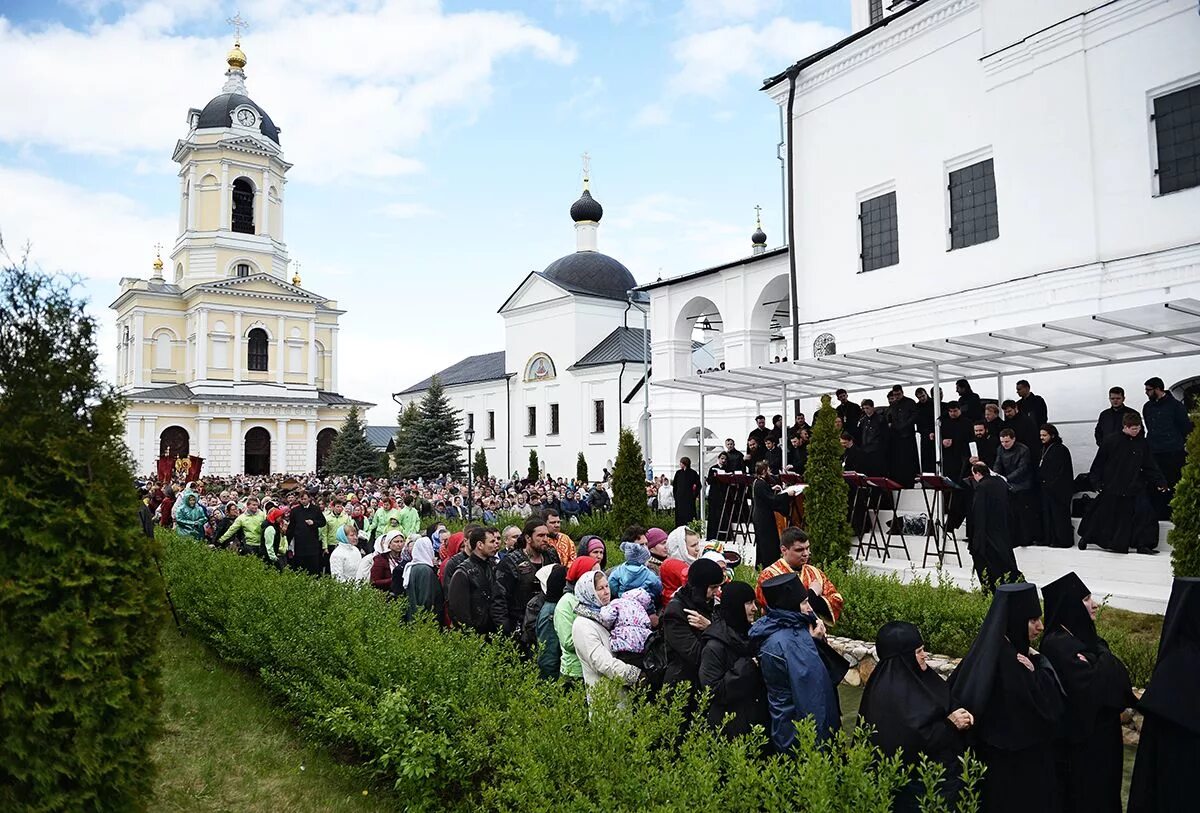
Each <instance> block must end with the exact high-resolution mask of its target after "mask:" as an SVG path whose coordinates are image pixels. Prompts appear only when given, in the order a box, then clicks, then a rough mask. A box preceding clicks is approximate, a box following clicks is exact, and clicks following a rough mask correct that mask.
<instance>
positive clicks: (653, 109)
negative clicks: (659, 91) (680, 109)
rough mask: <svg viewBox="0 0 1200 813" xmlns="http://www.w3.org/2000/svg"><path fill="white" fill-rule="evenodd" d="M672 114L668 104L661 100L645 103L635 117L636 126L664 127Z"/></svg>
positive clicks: (634, 124) (634, 123)
mask: <svg viewBox="0 0 1200 813" xmlns="http://www.w3.org/2000/svg"><path fill="white" fill-rule="evenodd" d="M670 120H671V114H670V112H669V111H668V110H667V108H666V106H665V105H663V104H661V103H659V102H652V103H651V104H648V105H645V106H644V107H642V109H641V110H639V111H638V112H637V114H636V115H635V116H634V117H633V126H634V127H662V126H663V125H664V124H667V123H669V122H670Z"/></svg>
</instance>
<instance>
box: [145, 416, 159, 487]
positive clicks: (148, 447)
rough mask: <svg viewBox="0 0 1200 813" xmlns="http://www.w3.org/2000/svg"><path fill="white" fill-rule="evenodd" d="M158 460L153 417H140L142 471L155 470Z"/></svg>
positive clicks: (156, 437) (156, 434)
mask: <svg viewBox="0 0 1200 813" xmlns="http://www.w3.org/2000/svg"><path fill="white" fill-rule="evenodd" d="M157 462H158V433H157V432H156V431H155V418H154V417H153V416H150V417H149V418H142V473H143V474H145V473H146V472H152V471H154V470H155V467H156V463H157Z"/></svg>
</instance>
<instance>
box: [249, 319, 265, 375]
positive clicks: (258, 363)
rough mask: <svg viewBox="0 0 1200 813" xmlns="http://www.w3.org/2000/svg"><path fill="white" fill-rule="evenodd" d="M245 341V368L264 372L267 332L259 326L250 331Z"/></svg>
mask: <svg viewBox="0 0 1200 813" xmlns="http://www.w3.org/2000/svg"><path fill="white" fill-rule="evenodd" d="M247 338H248V339H249V341H248V342H247V343H246V344H247V347H246V369H248V370H257V371H260V372H265V371H266V369H267V332H266V331H265V330H263V329H262V328H260V327H256V328H254V330H252V331H250V335H249V336H248V337H247Z"/></svg>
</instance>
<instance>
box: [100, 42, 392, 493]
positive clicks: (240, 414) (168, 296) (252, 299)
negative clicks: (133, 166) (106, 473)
mask: <svg viewBox="0 0 1200 813" xmlns="http://www.w3.org/2000/svg"><path fill="white" fill-rule="evenodd" d="M227 61H228V64H229V69H228V70H227V71H226V73H225V76H226V81H225V85H224V87H223V88H222V90H221V93H220V94H219V95H218V96H216V97H214V98H213V99H212V101H210V102H209V103H208V104H207V105H205V106H204V109H203V110H197V109H195V108H193V109H191V110H189V111H188V132H187V135H186V136H185V137H184V138H183V139H182V140H181V141H179V142H178V143H177V144H176V145H175V152H174V154H173V156H172V157H173V158H174V160H175V161H176V162H177V163H178V164H179V166H180V171H179V195H180V201H179V236H178V238H177V239H176V241H175V245H174V247H173V248H172V249H171V252H170V266H171V281H169V282H168V281H167V279H166V278H165V277H164V268H163V265H164V263H163V261H162V260H161V259H159V260H156V261H155V263H154V271H153V274H152V275H151V277H150V279H148V280H145V279H139V278H131V277H127V278H124V279H122V280H121V292H120V295H119V296H118V297H117V299H116V300H115V301H114V302H113V303H112V305H111V306H110V307H111V308H112V309H113V310H114V311H116V321H117V336H118V345H117V384H118V386H119V387H120V389H121V390H122V391H123V392H124V394H125V397H126V398H127V399H128V402H129V410H128V413H127V417H126V430H125V442H126V444H127V445H128V447H129V449H130V450H131V451H132V453H133V457H134V459H135V461H136V463H137V465H138V467H139V470H140V471H142V472H143V473H146V472H152V471H154V468H155V461H156V460H157V459H158V457H159V456H160V455H170V456H171V457H179V456H184V455H187V454H193V455H199V456H200V457H203V458H205V463H204V469H203V470H204V473H206V474H241V473H247V474H267V473H271V472H296V473H302V472H312V471H316V470H317V468H318V461H319V460H320V459H321V458H322V457H323V454H324V453H325V452H326V451H327V450H328V447H329V444H330V443H331V442H332V440H333V438H334V437H335V436H336V434H337V429H338V428H339V427H340V426H341V424H342V421H343V420H344V419H345V417H346V413H347V412H348V411H349V409H350V408H351V406H353V405H355V404H357V405H360V406H363V407H369V406H371V404H367V403H365V402H362V401H353V400H351V399H349V398H345V397H343V396H341V395H339V394H338V393H337V388H338V366H337V339H338V318H339V317H340V316H341V315H342V314H343V313H344V311H341V310H338V307H337V303H336V302H334V301H332V300H329V299H326V298H325V297H323V296H319V295H317V294H315V293H313V292H311V291H308V290H305V289H304V288H303V287H301V280H300V278H299V275H298V274H297V275H294V276H293V277H292V279H291V281H290V282H289V281H288V280H287V273H288V264H289V260H288V253H287V244H286V242H285V241H284V232H283V224H284V197H285V196H284V186H285V184H286V175H287V171H288V170H289V169H290V168H291V166H292V165H291V164H289V163H287V162H286V161H285V160H284V159H283V152H282V148H281V146H280V130H279V128H278V127H277V126H276V125H275V123H274V122H273V121H272V120H271V117H270V116H269V115H267V112H266V111H265V110H263V109H262V108H261V107H260V106H259V105H258V104H256V103H255V102H253V101H252V100H251V99H250V98H249V97H248V96H247V95H246V85H245V74H244V72H243V68H244V67H245V65H246V55H245V54H244V53H243V52H242V50H241V47H240V44H238V45H235V46H234V48H233V50H231V51H230V52H229V56H228V60H227Z"/></svg>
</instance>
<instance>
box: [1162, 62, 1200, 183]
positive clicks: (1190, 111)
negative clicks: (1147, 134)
mask: <svg viewBox="0 0 1200 813" xmlns="http://www.w3.org/2000/svg"><path fill="white" fill-rule="evenodd" d="M1154 136H1155V142H1156V144H1157V148H1158V169H1157V173H1158V191H1159V192H1160V193H1161V194H1164V195H1165V194H1167V193H1168V192H1178V191H1179V190H1180V189H1189V188H1191V187H1193V186H1200V85H1196V86H1194V87H1190V88H1184V89H1183V90H1177V91H1175V92H1174V93H1168V94H1167V95H1166V96H1160V97H1158V98H1157V99H1155V100H1154Z"/></svg>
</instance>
